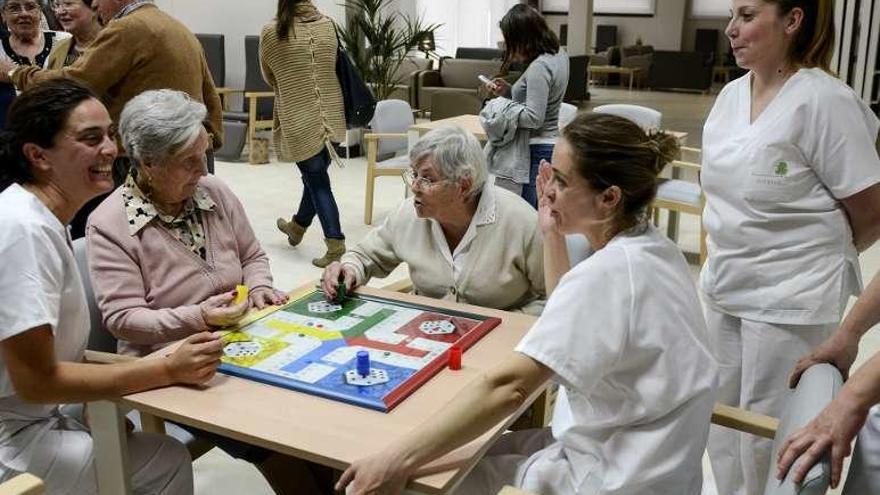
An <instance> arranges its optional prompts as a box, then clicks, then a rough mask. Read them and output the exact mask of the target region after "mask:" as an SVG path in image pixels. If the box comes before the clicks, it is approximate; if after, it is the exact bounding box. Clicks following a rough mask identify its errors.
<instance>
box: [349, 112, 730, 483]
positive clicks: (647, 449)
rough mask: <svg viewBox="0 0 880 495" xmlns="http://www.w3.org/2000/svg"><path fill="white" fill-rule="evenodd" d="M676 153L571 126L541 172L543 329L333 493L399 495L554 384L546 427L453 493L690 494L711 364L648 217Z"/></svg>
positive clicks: (681, 278)
mask: <svg viewBox="0 0 880 495" xmlns="http://www.w3.org/2000/svg"><path fill="white" fill-rule="evenodd" d="M676 149H677V143H676V141H675V140H674V138H672V137H669V136H667V135H664V134H655V135H651V136H646V135H645V133H644V132H643V131H642V130H641V128H639V127H638V126H637V125H636V124H634V123H632V122H630V121H628V120H626V119H623V118H621V117H617V116H614V115H606V114H581V115H580V116H578V117H577V118H576V119H575V120H574V121H573V122H572V123H571V124H569V125H568V126H567V127H566V128H565V130H563V133H562V138H561V139H560V140H559V142H558V144H557V145H556V148H555V150H554V152H553V167H552V172H551V170H550V166H549V165H547V164H546V162H545V164H544V165H543V168H542V171H541V175H540V177H539V182H538V183H539V185H540V186H541V187H540V189H541V192H542V197H541V202H540V208H539V213H540V218H541V220H540V222H541V228H542V230H543V232H544V238H545V242H546V246H545V255H546V256H547V257H548V258H549V259H550V260H551V261H552V262H553V263H551V264H550V265H548V266H552V267H553V269H552V270H548V271H547V273H546V276H547V286H548V288H550V287H555V289H554V290H553V292H552V294H551V296H550V299H549V300H548V301H547V306H546V309H545V310H544V313H543V314H542V316H541V318H540V319H539V320H538V321H537V322H536V323H535V325H534V326H533V327H532V328H531V330H529V332H528V334H527V335H526V336H525V337H524V338H523V340H522V341H521V342H520V343H519V345H518V346H517V348H516V350H515V351H514V352H512V353H511V355H510V357H509V358H507V359H505V361H504V362H503V364H501V365H499V366H498V367H497V368H495V369H493V370H490V371H488V372H487V373H486V374H485V375H484V376H482V377H481V378H479V379H477V380H475V381H474V382H473V383H472V384H471V385H470V386H469V387H468V388H467V389H466V390H465V391H463V392H462V393H461V394H460V395H459V396H458V397H456V398H455V399H454V400H453V401H452V402H451V403H450V404H449V405H448V406H447V407H446V408H444V410H443V411H441V412H439V413H438V414H437V415H435V416H434V417H432V418H430V420H429V421H428V422H426V423H425V424H424V425H423V426H421V427H420V428H417V429H415V430H414V431H412V432H411V433H410V434H409V435H407V436H406V437H405V438H403V439H401V440H400V441H399V442H396V443H395V444H393V445H390V446H389V447H388V448H387V449H386V450H384V451H382V452H379V453H377V454H376V455H374V456H372V457H369V458H366V459H362V460H359V461H356V462H355V463H353V464H352V465H351V467H349V468H348V470H347V471H346V472H345V473H344V474H343V475H342V478H341V479H340V482H339V484H338V485H337V489H342V488H343V487H345V486H346V485H349V484H350V485H351V486H350V488H351V489H352V492H350V493H354V494H366V493H369V494H374V493H383V494H385V493H392V494H393V493H398V492H400V491H401V490H402V489H403V487H404V485H405V484H406V481H407V479H408V478H409V477H410V476H412V475H413V473H414V472H415V470H416V469H417V468H418V467H419V466H421V465H424V464H425V463H427V462H428V461H430V460H432V459H434V458H437V457H439V456H440V455H442V454H444V453H446V452H449V451H450V450H452V449H454V448H456V447H458V446H460V445H462V444H464V443H466V442H468V441H470V440H472V439H473V438H476V437H477V436H478V435H480V434H482V433H483V432H485V431H486V430H488V429H489V428H491V427H492V426H493V425H495V424H497V423H498V422H499V421H501V420H502V418H504V417H506V416H507V415H510V414H511V413H513V412H514V411H515V410H516V409H517V408H518V407H519V406H520V405H521V404H522V402H523V401H524V400H525V398H526V397H528V396H529V395H531V393H532V392H534V391H535V390H536V389H537V388H538V387H540V386H541V385H542V384H544V383H545V382H546V381H547V380H548V379H551V378H552V379H554V380H556V381H558V382H559V383H560V392H559V396H558V398H557V400H556V407H555V410H554V416H553V423H552V424H553V426H552V429H551V428H544V429H538V430H526V431H522V432H515V433H510V434H507V435H505V436H504V437H502V438H501V440H499V441H498V442H497V443H496V444H495V445H494V446H493V447H492V448H491V449H490V450H489V452H488V453H487V456H486V457H485V458H484V459H483V460H482V461H480V463H479V464H478V465H477V466H476V467H475V468H474V471H473V472H471V474H470V475H468V477H467V478H465V479H464V481H463V482H462V484H461V486H460V487H459V488H458V490H457V492H456V494H462V495H483V494H486V495H489V494H491V495H494V494H496V493H498V490H499V489H500V488H501V487H502V486H503V485H515V486H518V487H520V488H523V489H526V490H530V491H534V492H536V493H540V494H542V495H572V494H577V495H598V494H603V495H606V494H615V495H623V494H642V493H648V492H650V493H658V494H675V495H698V494H699V493H700V491H701V484H702V469H701V458H702V452H703V450H704V448H705V445H706V437H707V435H708V431H709V418H710V415H711V413H712V406H713V404H714V398H715V396H714V393H713V385H714V380H715V365H714V362H713V361H712V358H711V355H710V353H709V350H708V348H707V346H706V344H705V332H706V328H705V323H704V322H703V317H702V315H701V314H700V303H699V300H698V298H697V291H696V289H695V287H694V285H693V282H692V281H691V277H690V274H689V269H688V266H687V263H686V262H685V260H684V257H683V256H682V254H681V251H680V250H679V249H678V247H677V246H675V244H673V243H672V242H671V241H670V240H669V239H667V238H666V237H665V236H663V234H661V233H659V232H658V231H657V230H656V229H655V228H654V227H652V226H650V225H649V224H648V222H647V215H646V214H645V209H646V207H647V206H648V205H649V204H650V202H651V200H652V199H653V198H654V195H655V193H656V190H657V174H658V172H659V171H660V170H661V169H662V168H663V166H664V165H665V163H666V162H667V161H669V160H670V158H671V157H672V156H674V153H675V151H676ZM564 234H581V235H584V236H586V237H587V238H588V239H589V241H590V244H591V246H592V247H593V248H594V249H595V250H596V253H595V254H593V255H592V256H591V257H590V258H588V259H586V260H584V261H582V262H581V263H579V264H578V265H576V266H575V267H573V268H571V269H568V270H567V272H566V266H565V265H566V264H567V261H564V260H567V259H568V256H567V253H566V249H565V241H564V237H563V235H564ZM548 251H549V253H548ZM557 262H558V263H557ZM560 276H561V278H560ZM465 365H467V362H465Z"/></svg>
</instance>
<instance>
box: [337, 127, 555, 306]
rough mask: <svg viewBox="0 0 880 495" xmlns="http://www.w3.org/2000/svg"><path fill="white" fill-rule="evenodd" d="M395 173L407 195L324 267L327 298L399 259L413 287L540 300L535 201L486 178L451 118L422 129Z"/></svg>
mask: <svg viewBox="0 0 880 495" xmlns="http://www.w3.org/2000/svg"><path fill="white" fill-rule="evenodd" d="M410 159H411V161H412V168H411V169H410V170H408V171H407V174H406V175H405V176H404V177H405V178H406V180H407V182H408V184H409V187H410V189H411V190H412V197H411V198H410V199H407V200H406V201H404V202H403V203H401V204H400V206H399V207H398V209H397V211H395V212H393V213H391V214H390V215H388V217H387V218H386V219H385V221H384V222H383V223H382V225H380V226H379V227H376V228H374V229H373V230H372V231H370V233H369V234H367V236H366V237H365V238H364V239H363V240H361V241H360V242H359V243H358V244H357V245H356V246H355V247H354V248H352V249H350V250H349V251H348V252H347V253H345V254H344V255H343V256H342V261H341V263H340V262H336V263H333V264H331V265H330V266H328V267H327V269H326V270H324V276H323V288H324V291H325V292H326V294H327V296H328V297H329V298H331V299H333V298H335V297H336V292H337V285H338V284H339V283H340V282H341V283H344V284H345V285H346V287H347V288H348V289H349V290H351V289H353V288H354V287H357V286H359V285H363V284H365V283H367V282H368V281H369V280H370V278H372V277H380V278H383V277H386V276H388V274H390V273H391V272H392V271H393V270H394V269H395V268H397V266H398V265H400V264H401V263H406V264H407V265H408V267H409V275H410V278H411V279H412V281H413V286H414V289H415V293H416V294H420V295H423V296H428V297H434V298H437V299H447V300H451V301H456V302H462V303H467V304H475V305H477V306H483V307H487V308H496V309H504V310H517V311H523V312H525V313H529V314H533V315H538V314H540V312H541V309H542V308H543V307H544V300H545V299H546V297H545V295H544V270H543V254H542V253H543V252H542V249H541V235H540V233H539V232H538V228H537V224H536V218H537V215H536V214H535V210H534V209H532V208H530V207H529V206H528V204H527V203H525V202H524V201H522V200H521V199H520V198H518V197H517V196H516V195H514V194H513V193H511V192H509V191H506V190H504V189H502V188H500V187H496V186H495V185H493V184H492V183H491V182H487V181H486V178H487V176H488V171H487V170H486V157H485V155H484V154H483V150H482V149H481V148H480V143H479V142H477V139H476V138H475V137H474V136H473V135H472V134H470V133H468V132H466V131H465V130H464V129H462V128H460V127H456V126H448V127H441V128H439V129H435V130H433V131H431V132H428V133H427V134H425V135H424V136H423V137H422V138H421V139H420V140H419V141H418V142H417V143H416V145H415V146H414V147H413V149H412V151H411V152H410Z"/></svg>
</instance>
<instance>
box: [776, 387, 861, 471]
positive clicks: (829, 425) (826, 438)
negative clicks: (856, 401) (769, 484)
mask: <svg viewBox="0 0 880 495" xmlns="http://www.w3.org/2000/svg"><path fill="white" fill-rule="evenodd" d="M867 415H868V411H867V409H865V410H859V409H858V408H856V407H853V406H851V405H850V402H849V401H848V399H847V397H846V396H845V395H843V394H841V395H840V396H838V398H837V399H835V400H834V401H832V402H831V403H830V404H828V406H827V407H825V409H823V410H822V412H821V413H820V414H819V416H817V417H816V418H815V419H813V421H810V423H809V424H807V426H805V427H803V428H801V429H800V430H798V431H796V432H794V433H792V434H791V435H789V436H788V438H786V439H785V443H783V444H782V448H781V449H779V455H778V457H777V459H776V460H777V467H776V478H778V479H783V478H784V477H785V474H786V473H787V472H788V470H789V469H790V468H792V469H794V475H793V478H792V481H794V482H795V483H801V482H802V481H803V480H804V477H805V476H806V475H807V472H809V470H810V468H812V467H813V465H815V464H816V463H817V462H818V461H819V460H820V459H821V458H822V456H823V454H824V453H825V452H827V451H828V449H829V448H830V449H831V487H832V488H837V484H838V483H839V482H840V474H841V471H842V470H843V459H844V458H846V457H847V456H849V455H850V453H851V450H850V445H852V440H853V438H855V436H856V435H857V434H858V433H859V430H861V429H862V425H864V424H865V418H866V417H867ZM798 457H800V459H799V460H798ZM795 460H798V462H797V464H796V465H794V466H792V464H794V461H795Z"/></svg>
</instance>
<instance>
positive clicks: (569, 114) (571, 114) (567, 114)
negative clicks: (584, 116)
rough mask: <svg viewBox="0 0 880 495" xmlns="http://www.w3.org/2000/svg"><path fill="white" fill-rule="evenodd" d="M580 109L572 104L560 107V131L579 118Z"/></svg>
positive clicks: (564, 104)
mask: <svg viewBox="0 0 880 495" xmlns="http://www.w3.org/2000/svg"><path fill="white" fill-rule="evenodd" d="M577 113H578V107H576V106H574V105H572V104H571V103H563V104H562V105H560V106H559V129H562V128H563V127H565V126H567V125H568V123H569V122H571V121H572V120H574V118H575V117H576V116H577Z"/></svg>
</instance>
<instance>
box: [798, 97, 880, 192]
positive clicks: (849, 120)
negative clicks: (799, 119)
mask: <svg viewBox="0 0 880 495" xmlns="http://www.w3.org/2000/svg"><path fill="white" fill-rule="evenodd" d="M816 98H817V100H816V101H815V103H814V104H815V106H816V111H815V112H813V118H814V121H813V122H812V123H811V124H812V125H811V126H810V127H811V129H812V131H813V132H811V133H807V135H806V136H805V137H806V138H807V139H808V146H809V147H808V148H807V149H809V150H810V163H811V164H812V166H813V169H814V170H815V172H816V174H817V175H818V176H819V178H820V179H821V180H822V183H823V184H824V185H825V187H827V188H828V189H829V190H830V191H831V194H832V195H833V196H834V197H835V198H837V199H843V198H848V197H850V196H852V195H853V194H856V193H857V192H859V191H862V190H864V189H866V188H868V187H870V186H872V185H874V184H876V183H878V182H880V158H878V156H877V149H876V147H875V146H876V139H877V129H878V121H877V117H876V116H874V114H873V113H871V111H870V110H869V109H868V108H867V106H865V104H864V103H863V102H862V101H861V100H859V99H858V97H857V96H856V95H855V93H853V92H852V91H851V90H850V89H849V88H840V89H837V90H836V91H824V92H817V95H816ZM811 134H813V135H811Z"/></svg>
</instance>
